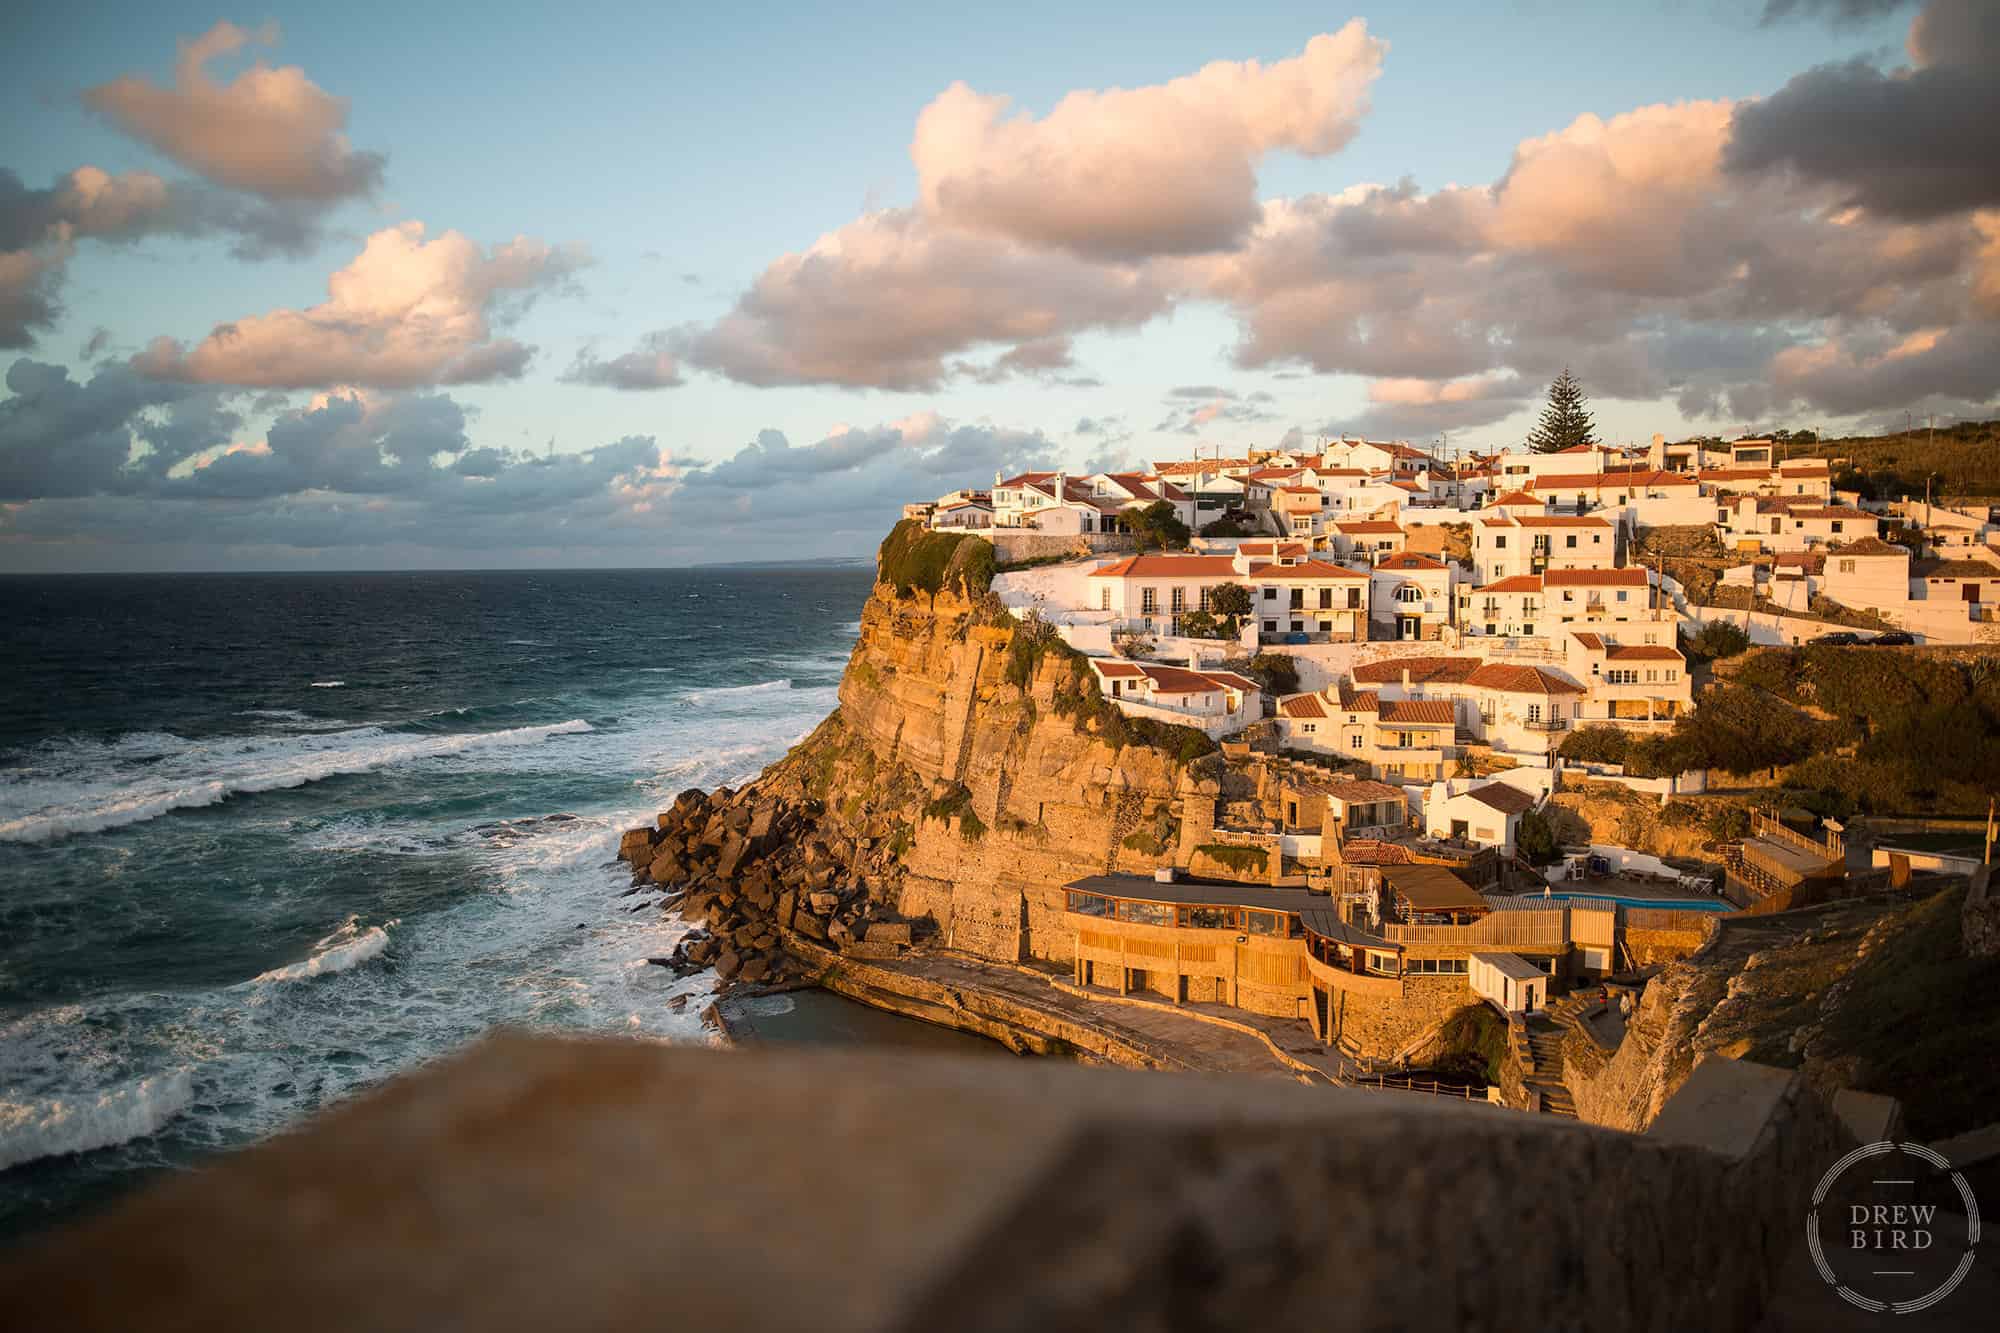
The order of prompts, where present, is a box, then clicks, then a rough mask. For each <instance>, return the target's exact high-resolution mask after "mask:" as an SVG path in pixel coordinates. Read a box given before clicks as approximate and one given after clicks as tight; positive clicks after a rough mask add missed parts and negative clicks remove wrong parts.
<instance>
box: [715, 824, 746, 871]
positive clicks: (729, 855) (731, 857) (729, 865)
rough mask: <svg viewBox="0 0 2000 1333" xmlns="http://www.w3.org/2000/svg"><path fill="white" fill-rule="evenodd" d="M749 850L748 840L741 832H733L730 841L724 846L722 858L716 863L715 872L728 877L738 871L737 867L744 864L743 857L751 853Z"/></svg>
mask: <svg viewBox="0 0 2000 1333" xmlns="http://www.w3.org/2000/svg"><path fill="white" fill-rule="evenodd" d="M749 852H750V843H749V842H748V840H746V839H745V838H744V836H743V835H742V834H741V833H731V834H730V835H729V841H728V842H726V843H724V844H723V846H722V856H721V859H719V860H718V861H716V863H715V873H716V874H718V875H720V876H722V877H723V878H724V879H728V878H729V877H730V876H732V875H734V874H735V873H736V867H738V866H739V865H742V864H743V858H744V857H745V856H747V855H749Z"/></svg>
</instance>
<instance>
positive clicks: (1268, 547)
mask: <svg viewBox="0 0 2000 1333" xmlns="http://www.w3.org/2000/svg"><path fill="white" fill-rule="evenodd" d="M1236 549H1237V550H1238V551H1239V552H1241V553H1242V554H1244V555H1304V554H1306V552H1307V549H1308V548H1307V546H1306V544H1305V543H1304V542H1278V541H1261V542H1244V543H1243V544H1242V545H1240V546H1238V547H1237V548H1236Z"/></svg>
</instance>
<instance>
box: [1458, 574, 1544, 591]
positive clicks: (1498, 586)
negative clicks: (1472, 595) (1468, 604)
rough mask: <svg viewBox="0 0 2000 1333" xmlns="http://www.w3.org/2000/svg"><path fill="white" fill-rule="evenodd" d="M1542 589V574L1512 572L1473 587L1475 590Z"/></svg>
mask: <svg viewBox="0 0 2000 1333" xmlns="http://www.w3.org/2000/svg"><path fill="white" fill-rule="evenodd" d="M1541 590H1542V576H1541V575H1540V574H1510V575H1508V576H1507V577H1506V578H1504V579H1495V580H1494V581H1493V582H1491V583H1482V584H1480V585H1479V587H1477V588H1475V589H1473V591H1474V592H1540V591H1541Z"/></svg>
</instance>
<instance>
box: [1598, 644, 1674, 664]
mask: <svg viewBox="0 0 2000 1333" xmlns="http://www.w3.org/2000/svg"><path fill="white" fill-rule="evenodd" d="M1605 656H1606V657H1608V658H1610V659H1611V660H1612V661H1614V662H1679V661H1681V660H1682V658H1681V652H1680V649H1678V648H1669V647H1667V645H1666V644H1664V643H1634V644H1627V645H1623V646H1615V647H1613V648H1612V649H1611V651H1610V652H1608V653H1606V654H1605Z"/></svg>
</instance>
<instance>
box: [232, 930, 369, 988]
mask: <svg viewBox="0 0 2000 1333" xmlns="http://www.w3.org/2000/svg"><path fill="white" fill-rule="evenodd" d="M398 924H400V923H398V922H395V921H391V922H389V925H390V926H394V925H398ZM388 947H389V930H388V927H387V926H370V927H368V928H367V929H366V930H362V929H361V928H360V921H359V918H357V917H349V918H347V920H346V921H345V922H344V923H342V925H341V927H340V929H339V930H336V931H334V932H333V934H331V935H328V936H327V937H326V938H325V939H323V940H321V941H319V942H318V943H317V944H315V945H313V951H312V957H310V958H308V959H306V960H305V961H304V962H299V963H288V964H286V965H285V966H284V967H274V968H272V969H271V970H270V971H269V972H265V973H262V974H261V975H259V976H258V978H257V984H259V985H263V984H267V983H270V982H277V981H305V980H308V979H309V978H312V977H322V976H326V975H328V974H330V973H334V972H345V971H346V970H347V969H348V968H350V967H354V966H357V965H358V964H361V963H365V962H367V961H368V960H369V959H371V958H379V957H380V956H381V954H382V951H383V950H384V949H387V948H388Z"/></svg>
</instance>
